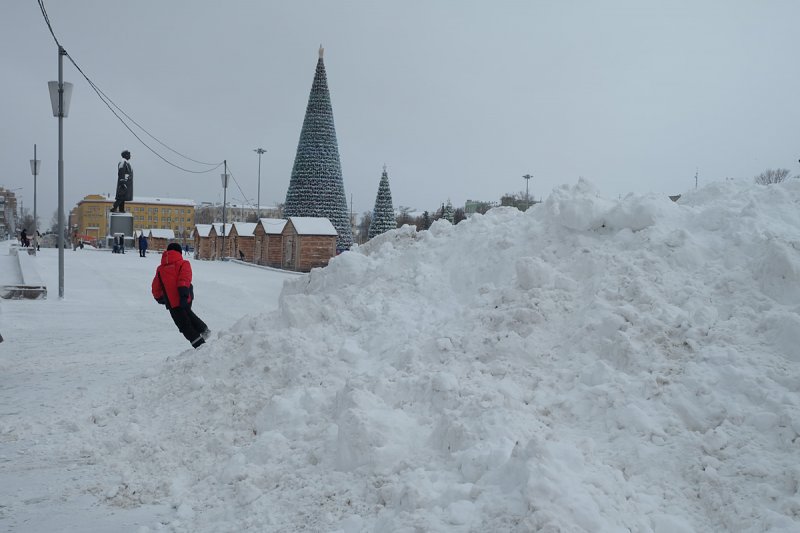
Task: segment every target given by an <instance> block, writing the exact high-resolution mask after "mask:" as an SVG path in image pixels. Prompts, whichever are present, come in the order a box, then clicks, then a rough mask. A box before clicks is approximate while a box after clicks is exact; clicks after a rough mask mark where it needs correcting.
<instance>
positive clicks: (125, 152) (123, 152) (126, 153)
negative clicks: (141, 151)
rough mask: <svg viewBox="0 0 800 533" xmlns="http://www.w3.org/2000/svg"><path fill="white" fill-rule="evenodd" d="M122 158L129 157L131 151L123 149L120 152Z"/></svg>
mask: <svg viewBox="0 0 800 533" xmlns="http://www.w3.org/2000/svg"><path fill="white" fill-rule="evenodd" d="M120 155H121V156H122V157H123V158H124V159H130V157H131V153H130V152H129V151H128V150H123V151H122V153H121V154H120Z"/></svg>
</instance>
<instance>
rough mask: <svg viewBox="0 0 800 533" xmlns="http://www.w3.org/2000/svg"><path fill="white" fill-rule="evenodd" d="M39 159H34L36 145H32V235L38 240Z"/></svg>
mask: <svg viewBox="0 0 800 533" xmlns="http://www.w3.org/2000/svg"><path fill="white" fill-rule="evenodd" d="M40 164H41V161H39V160H38V159H36V145H35V144H34V145H33V159H31V172H32V173H33V237H34V239H35V240H36V241H37V242H38V241H39V239H38V237H37V235H38V233H39V219H38V218H37V214H36V176H37V175H38V174H39V165H40Z"/></svg>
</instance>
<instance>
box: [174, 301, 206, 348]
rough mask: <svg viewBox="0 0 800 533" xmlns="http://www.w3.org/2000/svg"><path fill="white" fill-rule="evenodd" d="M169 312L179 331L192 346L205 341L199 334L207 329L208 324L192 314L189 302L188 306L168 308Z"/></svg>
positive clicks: (195, 346) (194, 346)
mask: <svg viewBox="0 0 800 533" xmlns="http://www.w3.org/2000/svg"><path fill="white" fill-rule="evenodd" d="M169 314H170V315H171V316H172V321H173V322H175V325H176V326H178V329H179V330H180V332H181V333H183V336H184V337H186V340H187V341H189V342H191V343H192V348H197V347H198V346H200V345H201V344H203V343H204V342H205V339H203V336H202V335H201V334H202V333H203V332H204V331H205V330H207V329H208V326H206V323H205V322H203V321H202V320H200V317H198V316H197V315H196V314H194V311H192V306H191V304H189V307H188V308H183V307H175V308H174V309H170V310H169Z"/></svg>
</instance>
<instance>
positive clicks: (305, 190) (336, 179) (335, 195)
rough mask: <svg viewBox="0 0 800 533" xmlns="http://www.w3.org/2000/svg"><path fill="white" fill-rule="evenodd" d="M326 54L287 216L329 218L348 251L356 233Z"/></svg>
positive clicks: (302, 134) (302, 135) (315, 85)
mask: <svg viewBox="0 0 800 533" xmlns="http://www.w3.org/2000/svg"><path fill="white" fill-rule="evenodd" d="M322 53H323V48H322V47H321V46H320V48H319V61H317V72H316V74H315V75H314V83H313V84H312V85H311V94H310V95H309V96H308V106H307V107H306V118H305V120H303V129H302V131H301V132H300V141H299V142H298V143H297V155H295V158H294V167H292V179H291V181H290V182H289V190H288V191H287V192H286V205H285V207H284V214H285V216H286V218H288V217H325V218H328V219H329V220H330V221H331V223H332V224H333V227H335V228H336V231H337V232H338V233H339V236H338V237H337V239H336V248H337V250H348V249H349V248H350V247H351V246H352V245H353V230H352V228H351V226H350V215H349V213H348V210H347V197H346V196H345V193H344V181H343V180H342V166H341V163H340V162H339V144H338V143H337V141H336V128H335V127H334V124H333V108H332V107H331V96H330V93H329V92H328V79H327V76H326V75H325V63H323V61H322Z"/></svg>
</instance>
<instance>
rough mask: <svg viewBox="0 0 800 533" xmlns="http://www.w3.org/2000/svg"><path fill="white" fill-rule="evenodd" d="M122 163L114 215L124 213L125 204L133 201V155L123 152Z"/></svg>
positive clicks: (118, 167) (118, 170) (113, 208)
mask: <svg viewBox="0 0 800 533" xmlns="http://www.w3.org/2000/svg"><path fill="white" fill-rule="evenodd" d="M121 155H122V161H120V162H119V165H117V193H116V196H115V197H114V206H113V207H112V208H111V212H112V213H124V212H125V202H130V201H131V200H133V168H132V167H131V164H130V158H131V153H130V152H129V151H128V150H124V151H123V152H122V154H121Z"/></svg>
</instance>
